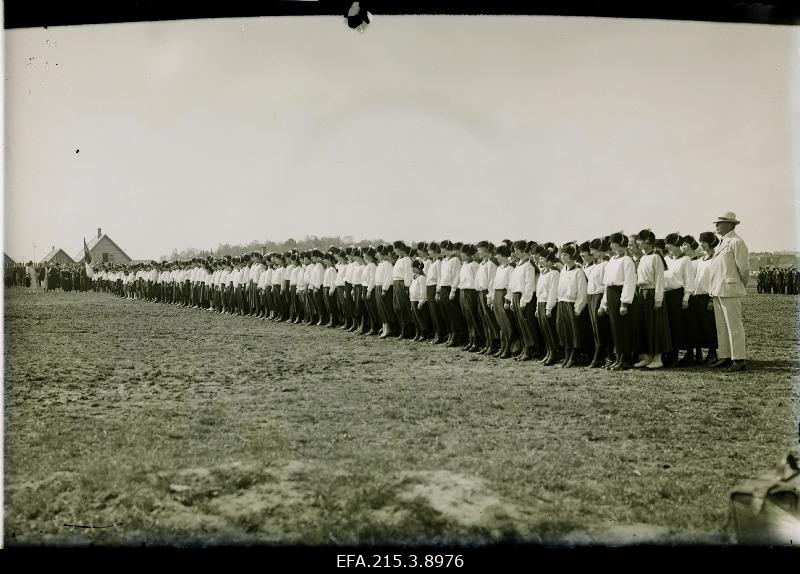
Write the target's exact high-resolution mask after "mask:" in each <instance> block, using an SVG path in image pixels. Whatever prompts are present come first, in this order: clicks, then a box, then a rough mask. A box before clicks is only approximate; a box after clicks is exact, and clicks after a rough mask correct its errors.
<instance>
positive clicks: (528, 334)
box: [511, 293, 543, 350]
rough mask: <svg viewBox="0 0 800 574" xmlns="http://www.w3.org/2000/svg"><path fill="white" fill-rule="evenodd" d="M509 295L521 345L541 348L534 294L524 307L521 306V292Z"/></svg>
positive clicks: (529, 347)
mask: <svg viewBox="0 0 800 574" xmlns="http://www.w3.org/2000/svg"><path fill="white" fill-rule="evenodd" d="M511 296H512V297H513V298H514V299H513V301H512V308H513V310H514V318H515V319H516V322H517V328H518V329H519V333H520V336H521V337H522V346H523V347H524V348H526V349H537V350H538V349H541V348H542V346H543V344H542V336H541V333H540V330H539V324H538V322H537V321H536V295H534V296H533V298H532V299H531V301H530V302H529V303H528V304H527V305H525V308H524V309H523V308H522V293H512V295H511Z"/></svg>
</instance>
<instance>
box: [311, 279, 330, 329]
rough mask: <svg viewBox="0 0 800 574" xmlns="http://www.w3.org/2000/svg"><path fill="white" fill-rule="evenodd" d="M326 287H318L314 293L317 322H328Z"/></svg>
mask: <svg viewBox="0 0 800 574" xmlns="http://www.w3.org/2000/svg"><path fill="white" fill-rule="evenodd" d="M325 289H326V288H322V287H320V288H319V289H317V292H316V293H314V303H315V305H314V306H315V307H316V310H317V317H318V322H321V323H327V322H328V306H327V305H326V300H327V298H328V297H327V295H326V293H325Z"/></svg>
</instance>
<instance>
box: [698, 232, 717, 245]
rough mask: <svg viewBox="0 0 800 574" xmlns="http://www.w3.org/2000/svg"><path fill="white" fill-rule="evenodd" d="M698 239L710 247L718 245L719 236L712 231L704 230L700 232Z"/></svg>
mask: <svg viewBox="0 0 800 574" xmlns="http://www.w3.org/2000/svg"><path fill="white" fill-rule="evenodd" d="M700 241H703V242H705V243H708V244H709V245H710V246H711V247H716V246H717V245H719V237H717V234H716V233H714V232H713V231H704V232H703V233H701V234H700Z"/></svg>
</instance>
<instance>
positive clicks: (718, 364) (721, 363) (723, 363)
mask: <svg viewBox="0 0 800 574" xmlns="http://www.w3.org/2000/svg"><path fill="white" fill-rule="evenodd" d="M709 364H710V366H712V367H714V368H715V369H721V368H723V367H730V366H731V365H733V361H731V360H730V359H717V360H716V361H714V362H712V363H709Z"/></svg>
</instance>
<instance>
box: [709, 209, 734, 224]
mask: <svg viewBox="0 0 800 574" xmlns="http://www.w3.org/2000/svg"><path fill="white" fill-rule="evenodd" d="M714 223H733V224H736V225H738V224H739V223H740V222H739V220H738V219H736V214H735V213H734V212H732V211H726V212H725V213H721V214H720V215H719V216H718V217H717V218H716V219H715V220H714Z"/></svg>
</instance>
